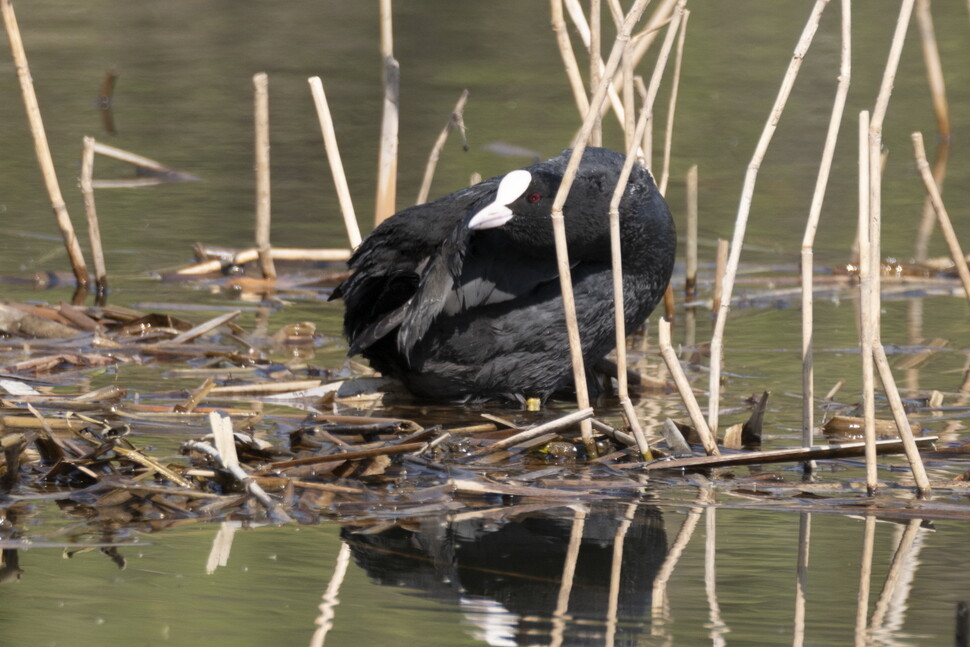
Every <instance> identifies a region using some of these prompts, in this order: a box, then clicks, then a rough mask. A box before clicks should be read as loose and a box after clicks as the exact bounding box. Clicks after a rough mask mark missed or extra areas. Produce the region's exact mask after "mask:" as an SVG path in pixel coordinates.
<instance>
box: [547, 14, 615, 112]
mask: <svg viewBox="0 0 970 647" xmlns="http://www.w3.org/2000/svg"><path fill="white" fill-rule="evenodd" d="M560 1H561V0H560ZM565 1H566V11H568V12H569V18H570V20H572V21H573V25H574V26H575V27H576V33H577V34H579V39H580V41H582V43H583V45H584V46H585V47H586V50H587V52H589V51H591V39H592V36H591V30H590V27H589V24H588V23H587V22H586V16H585V14H583V9H582V7H581V6H580V4H579V0H565ZM560 12H561V9H560ZM621 25H622V21H621V23H620V24H618V25H617V29H618V30H619V28H620V26H621ZM591 56H592V54H591ZM590 65H595V66H596V67H597V68H599V73H598V75H597V78H599V79H600V81H601V82H602V79H603V78H605V77H606V74H605V66H604V63H603V59H602V57H599V58H598V59H594V60H591V61H590ZM577 74H578V68H577ZM614 81H619V79H614ZM579 83H580V88H582V80H580V82H579ZM621 85H622V84H621ZM590 87H591V89H592V90H595V89H596V87H598V86H595V85H591V86H590ZM606 92H607V97H608V98H609V100H610V107H611V108H612V109H613V113H614V114H615V115H616V118H617V121H619V123H620V126H621V127H623V125H624V124H625V123H626V111H625V110H624V108H623V101H622V100H621V99H620V95H619V94H617V92H616V87H615V86H614V85H612V84H611V85H610V86H609V87H608V88H607V90H606ZM583 99H584V101H585V102H586V107H587V110H588V109H589V100H588V99H587V98H586V96H585V95H584V96H583ZM579 114H581V115H585V114H586V110H581V111H580V113H579ZM602 116H603V115H602V110H600V111H599V114H598V115H597V119H598V120H602Z"/></svg>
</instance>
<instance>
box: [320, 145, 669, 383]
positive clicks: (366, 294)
mask: <svg viewBox="0 0 970 647" xmlns="http://www.w3.org/2000/svg"><path fill="white" fill-rule="evenodd" d="M570 153H571V151H569V150H567V151H564V152H563V153H562V154H561V155H559V156H558V157H556V158H553V159H551V160H548V161H545V162H541V163H538V164H534V165H533V166H529V167H527V168H525V169H520V170H516V171H512V172H510V173H507V174H506V175H501V176H498V177H494V178H491V179H488V180H485V181H483V182H481V183H479V184H476V185H474V186H472V187H469V188H466V189H462V190H460V191H456V192H455V193H452V194H451V195H448V196H445V197H443V198H440V199H438V200H435V201H434V202H429V203H427V204H422V205H417V206H414V207H410V208H408V209H405V210H403V211H400V212H398V213H397V214H395V215H393V216H392V217H390V218H388V219H387V220H385V221H384V222H383V223H381V224H380V226H378V227H377V228H376V229H375V230H374V231H373V232H372V233H371V234H370V235H369V236H368V237H367V238H366V239H365V240H364V241H363V242H362V243H361V245H360V247H358V249H357V250H356V252H355V253H354V254H353V256H352V257H351V259H350V261H349V265H350V268H351V269H352V270H353V274H352V275H351V277H350V278H348V279H347V280H346V281H344V282H343V283H342V284H341V285H340V286H339V287H338V288H337V289H336V290H335V291H334V293H333V295H332V296H331V299H335V298H343V300H344V302H345V303H346V314H345V316H344V332H345V334H346V336H347V339H348V340H349V342H350V354H351V355H354V354H357V353H360V354H362V355H363V356H364V357H366V358H367V359H368V360H369V361H370V363H371V365H372V366H373V367H374V368H375V369H377V370H378V371H380V372H381V373H383V374H385V375H390V376H393V377H396V378H398V379H400V380H401V381H402V382H404V384H405V385H406V386H407V387H408V389H409V390H410V391H411V392H412V393H414V394H415V395H418V396H420V397H427V398H432V399H437V400H522V399H523V398H532V397H537V398H540V399H541V400H542V401H545V400H546V399H547V398H548V397H549V396H550V395H552V394H554V393H556V392H558V391H563V390H566V389H569V388H570V387H572V386H573V383H572V365H571V363H570V356H569V343H568V340H567V335H566V324H565V317H564V314H563V305H562V294H561V290H560V286H559V274H558V271H557V269H556V251H555V243H554V239H553V230H552V219H551V209H552V202H553V199H554V198H555V195H556V191H557V190H558V188H559V185H560V182H561V181H562V176H563V173H564V172H565V170H566V164H567V163H568V161H569V155H570ZM623 162H624V156H623V155H620V154H619V153H616V152H613V151H610V150H607V149H602V148H588V149H586V151H585V152H584V154H583V158H582V163H581V165H580V167H579V173H578V175H577V176H576V179H575V181H574V183H573V185H572V187H571V189H570V192H569V196H568V199H567V201H566V203H565V206H564V208H563V214H564V218H565V224H566V237H567V241H568V247H569V259H570V263H571V268H572V281H573V290H574V292H575V301H576V311H577V312H576V314H577V318H578V321H579V329H580V335H581V337H582V344H583V357H584V359H585V360H586V365H587V367H590V366H592V364H593V363H595V362H596V361H597V360H599V359H601V358H603V357H604V356H605V355H606V354H607V353H608V352H609V351H610V350H611V349H612V348H613V347H614V345H615V335H616V333H615V326H614V323H613V316H614V315H613V287H612V274H611V264H610V241H609V203H610V200H611V198H612V196H613V190H614V187H615V186H616V182H617V179H618V178H619V174H620V170H621V168H622V166H623ZM620 235H621V238H622V241H623V243H622V246H621V252H622V258H623V290H624V307H625V309H626V310H625V313H626V326H627V329H628V330H632V329H633V328H635V327H637V326H639V325H640V324H641V323H643V321H644V320H645V319H646V318H647V315H649V314H650V312H651V311H652V310H653V308H654V307H655V306H656V305H657V303H658V302H659V301H660V299H661V297H662V295H663V293H664V290H665V289H666V286H667V283H668V281H669V280H670V273H671V271H672V268H673V264H674V247H675V243H676V234H675V232H674V225H673V220H672V218H671V216H670V211H669V209H668V208H667V204H666V203H665V202H664V199H663V197H662V196H661V195H660V192H659V191H658V190H657V187H656V185H655V184H654V182H653V179H652V178H651V177H650V174H649V173H648V172H647V170H646V169H645V168H643V167H642V166H640V165H639V164H635V165H634V168H633V172H632V173H631V174H630V179H629V182H628V184H627V187H626V190H625V192H624V194H623V199H622V201H621V203H620ZM591 386H592V384H591Z"/></svg>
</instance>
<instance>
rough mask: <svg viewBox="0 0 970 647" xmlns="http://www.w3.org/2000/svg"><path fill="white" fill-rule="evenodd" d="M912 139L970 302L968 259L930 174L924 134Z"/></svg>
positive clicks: (924, 180)
mask: <svg viewBox="0 0 970 647" xmlns="http://www.w3.org/2000/svg"><path fill="white" fill-rule="evenodd" d="M912 138H913V149H914V152H915V155H916V167H917V168H918V169H919V172H920V176H922V178H923V184H924V185H925V186H926V193H927V195H928V196H929V199H930V201H931V202H932V204H933V210H934V211H936V217H937V219H938V220H939V221H940V231H941V232H943V238H944V240H946V246H947V248H948V249H949V250H950V257H951V258H952V259H953V264H954V265H955V266H956V269H957V274H958V275H959V276H960V282H961V283H962V284H963V291H964V292H965V293H966V295H967V300H968V301H970V269H968V268H967V257H966V256H965V255H964V254H963V250H962V249H961V247H960V241H959V240H958V239H957V235H956V231H954V229H953V223H951V222H950V216H949V215H948V214H947V212H946V207H945V206H943V197H942V196H941V195H940V189H939V187H938V186H937V185H936V182H935V181H934V180H933V175H932V173H930V165H929V163H928V162H927V161H926V149H925V148H924V147H923V134H922V133H918V132H916V133H913V134H912Z"/></svg>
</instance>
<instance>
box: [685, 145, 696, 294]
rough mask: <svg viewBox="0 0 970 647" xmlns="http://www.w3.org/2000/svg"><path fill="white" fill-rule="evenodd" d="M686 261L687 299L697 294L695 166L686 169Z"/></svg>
mask: <svg viewBox="0 0 970 647" xmlns="http://www.w3.org/2000/svg"><path fill="white" fill-rule="evenodd" d="M686 246H687V261H686V266H687V267H686V271H685V272H684V274H685V278H684V294H685V295H687V298H688V299H691V298H693V296H694V294H695V293H696V292H697V164H694V165H693V166H691V167H690V168H689V169H687V242H686Z"/></svg>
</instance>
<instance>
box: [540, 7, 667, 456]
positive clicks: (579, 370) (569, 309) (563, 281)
mask: <svg viewBox="0 0 970 647" xmlns="http://www.w3.org/2000/svg"><path fill="white" fill-rule="evenodd" d="M648 1H649V0H635V2H634V3H633V6H632V7H631V8H630V12H629V13H628V14H627V16H626V18H625V19H624V21H623V26H622V28H621V29H620V33H619V34H617V36H616V41H615V43H614V45H613V50H612V51H611V52H610V58H609V60H608V61H607V63H606V68H605V69H604V71H603V80H604V82H603V83H600V85H599V87H598V88H596V91H595V93H594V94H593V100H592V101H590V107H589V110H588V111H587V112H586V115H585V117H584V119H583V126H582V128H580V130H579V133H578V134H577V135H576V138H575V139H574V141H573V152H572V155H571V156H570V158H569V162H568V163H567V165H566V171H565V172H564V173H563V179H562V183H561V184H560V185H559V190H558V191H557V192H556V198H555V200H553V204H552V216H551V217H552V229H553V234H554V236H555V243H556V260H557V263H558V269H559V285H560V288H561V289H562V298H563V309H564V311H565V317H566V330H567V333H568V335H569V351H570V357H571V360H572V365H573V381H574V382H575V385H576V401H577V405H578V406H579V408H580V409H585V408H587V407H589V388H588V385H587V384H586V369H585V367H584V362H583V349H582V342H581V340H580V338H579V324H578V322H577V321H576V303H575V298H574V296H573V284H572V272H571V271H570V268H569V252H568V249H567V245H566V225H565V221H564V219H563V213H562V208H563V205H564V204H565V202H566V196H567V195H568V194H569V189H570V187H571V186H572V183H573V180H575V179H576V172H577V171H578V170H579V163H580V161H582V158H583V151H584V150H585V149H586V142H588V141H589V134H590V132H591V131H592V128H593V122H594V121H595V119H596V116H597V114H598V113H599V109H600V106H602V104H603V101H604V100H605V98H606V90H607V86H608V85H609V83H607V82H606V81H607V80H608V79H611V78H612V77H613V73H614V72H615V71H616V68H617V67H618V66H619V64H620V59H621V58H622V56H623V50H624V49H626V47H628V46H629V45H630V32H631V31H632V30H633V26H634V25H635V24H636V22H637V21H638V20H639V19H640V16H641V15H642V14H643V10H644V9H645V8H646V5H647V2H648ZM581 431H582V434H583V442H584V443H585V444H586V449H587V451H588V452H589V454H590V456H593V457H595V456H596V445H595V443H594V442H593V428H592V424H591V423H590V422H589V421H587V420H584V421H583V423H582V426H581Z"/></svg>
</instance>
